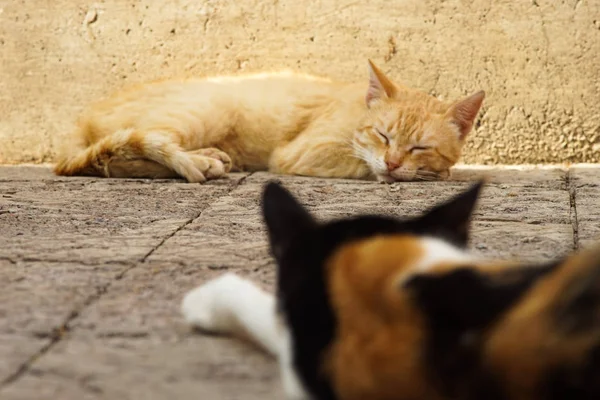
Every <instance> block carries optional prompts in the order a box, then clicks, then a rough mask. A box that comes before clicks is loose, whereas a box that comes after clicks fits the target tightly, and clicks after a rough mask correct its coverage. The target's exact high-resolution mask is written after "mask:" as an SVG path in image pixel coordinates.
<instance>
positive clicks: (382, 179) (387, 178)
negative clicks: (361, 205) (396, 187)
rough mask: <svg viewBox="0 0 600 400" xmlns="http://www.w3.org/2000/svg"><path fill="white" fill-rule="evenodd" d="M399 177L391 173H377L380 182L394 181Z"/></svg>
mask: <svg viewBox="0 0 600 400" xmlns="http://www.w3.org/2000/svg"><path fill="white" fill-rule="evenodd" d="M396 181H397V179H396V178H394V177H393V176H390V175H377V182H379V183H394V182H396Z"/></svg>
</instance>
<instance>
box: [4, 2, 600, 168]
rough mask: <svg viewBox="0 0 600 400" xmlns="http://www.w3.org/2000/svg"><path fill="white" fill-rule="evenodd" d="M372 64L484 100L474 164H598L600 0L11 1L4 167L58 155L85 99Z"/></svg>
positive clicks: (469, 158) (426, 85)
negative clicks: (483, 94)
mask: <svg viewBox="0 0 600 400" xmlns="http://www.w3.org/2000/svg"><path fill="white" fill-rule="evenodd" d="M367 58H372V59H373V60H374V61H375V62H376V63H378V64H380V65H381V67H382V68H383V69H384V70H385V71H386V72H389V73H390V74H391V75H392V76H393V77H396V78H397V79H399V80H402V81H403V82H405V83H406V84H409V85H411V86H414V87H418V88H421V89H424V90H427V91H430V92H431V93H434V94H436V95H439V96H441V97H443V98H446V99H447V98H454V97H456V96H460V95H463V94H467V93H470V92H473V91H475V90H478V89H485V90H486V91H487V93H488V97H487V99H486V101H485V106H484V109H483V112H482V115H481V118H480V122H479V124H478V127H477V130H476V132H473V134H472V135H471V137H470V140H469V145H468V149H467V151H466V153H465V156H464V158H463V161H464V162H467V163H469V162H471V163H473V162H477V163H523V162H530V163H538V162H563V161H579V162H598V161H600V1H599V0H568V1H560V0H473V1H467V0H462V1H460V0H445V1H442V0H395V1H391V0H369V1H350V0H311V1H301V0H272V1H260V0H244V1H231V0H230V1H227V0H206V1H192V0H175V1H150V0H141V1H132V0H104V1H99V2H91V1H90V2H86V1H75V0H37V1H26V0H0V163H1V162H4V163H15V162H40V161H52V159H53V155H54V148H55V146H56V144H57V142H58V140H60V138H61V136H63V135H64V134H65V133H67V132H69V131H70V130H71V129H73V126H74V121H75V118H76V116H77V114H78V112H79V111H80V110H81V109H82V107H83V106H84V105H85V104H86V103H88V102H89V101H91V100H93V99H95V98H97V97H98V96H101V95H103V94H106V93H107V92H109V91H111V90H114V89H116V88H118V87H120V86H122V85H124V84H129V83H133V82H138V81H143V80H147V79H152V78H156V77H163V76H172V75H178V74H205V73H230V72H236V71H244V72H245V71H255V70H261V69H277V68H280V67H292V68H299V69H301V70H302V71H305V72H312V73H320V74H324V75H329V76H339V77H340V78H342V79H365V78H366V71H367V70H366V59H367Z"/></svg>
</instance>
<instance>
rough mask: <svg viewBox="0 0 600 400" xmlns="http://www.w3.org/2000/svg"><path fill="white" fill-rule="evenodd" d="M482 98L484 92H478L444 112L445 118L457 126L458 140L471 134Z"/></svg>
mask: <svg viewBox="0 0 600 400" xmlns="http://www.w3.org/2000/svg"><path fill="white" fill-rule="evenodd" d="M484 98H485V92H484V91H483V90H480V91H479V92H477V93H475V94H473V95H471V96H469V97H467V98H465V99H463V100H460V101H459V102H457V103H456V104H454V105H453V106H452V107H450V109H449V110H448V111H447V112H446V117H447V118H449V119H450V121H452V123H454V124H455V125H456V126H458V130H459V139H460V140H463V139H464V138H465V137H466V136H467V134H468V133H469V132H471V129H472V128H473V124H474V123H475V118H477V113H478V112H479V109H480V108H481V105H482V104H483V99H484Z"/></svg>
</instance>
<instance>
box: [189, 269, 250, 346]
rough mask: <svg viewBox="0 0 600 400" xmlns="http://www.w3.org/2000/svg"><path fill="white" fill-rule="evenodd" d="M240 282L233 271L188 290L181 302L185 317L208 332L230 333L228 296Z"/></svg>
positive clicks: (231, 318) (232, 316) (232, 321)
mask: <svg viewBox="0 0 600 400" xmlns="http://www.w3.org/2000/svg"><path fill="white" fill-rule="evenodd" d="M243 284H244V281H243V279H242V278H240V277H238V276H237V275H235V274H232V273H229V274H225V275H223V276H221V277H219V278H216V279H213V280H211V281H208V282H207V283H205V284H204V285H202V286H199V287H197V288H196V289H193V290H191V291H190V292H188V293H187V294H186V295H185V297H184V298H183V301H182V303H181V312H182V313H183V316H184V318H185V320H186V321H187V322H188V323H190V324H191V325H193V326H194V327H196V328H199V329H201V330H204V331H207V332H212V333H222V334H224V333H231V332H233V331H234V330H235V329H236V327H237V319H236V315H235V310H234V309H233V308H232V301H231V299H233V298H235V296H236V295H237V293H238V290H239V287H240V286H242V285H243Z"/></svg>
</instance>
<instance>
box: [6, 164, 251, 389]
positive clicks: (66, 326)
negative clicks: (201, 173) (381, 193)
mask: <svg viewBox="0 0 600 400" xmlns="http://www.w3.org/2000/svg"><path fill="white" fill-rule="evenodd" d="M251 175H252V173H250V174H248V175H246V176H243V177H241V178H240V179H239V180H238V181H237V182H235V183H233V185H232V186H231V188H230V189H229V190H228V191H227V192H226V193H225V194H224V195H223V196H227V195H229V194H230V193H231V192H232V191H234V190H235V189H236V188H238V187H239V186H240V185H242V184H243V183H244V182H245V181H246V179H247V178H249V177H250V176H251ZM223 196H221V197H223ZM207 208H208V207H207ZM203 211H204V210H202V211H200V212H198V213H197V214H196V215H194V217H192V218H190V219H188V220H187V221H186V222H184V223H183V224H182V225H181V226H180V227H178V228H177V229H176V230H174V231H173V232H172V233H170V234H168V235H167V236H165V237H164V238H163V239H162V240H161V241H160V242H159V243H158V244H157V245H156V246H154V247H153V248H152V249H151V250H150V251H148V253H146V255H145V256H144V257H143V258H142V259H141V260H140V261H139V262H135V263H131V264H130V265H129V266H128V267H127V268H125V269H123V270H122V271H121V272H119V273H118V274H117V275H116V276H115V278H114V279H113V280H112V281H109V282H108V283H106V284H104V285H102V286H99V287H98V288H97V289H96V293H94V294H93V295H92V296H90V297H88V298H87V299H86V301H85V302H84V303H83V304H82V305H81V306H80V307H79V308H77V309H75V310H72V311H71V313H70V314H69V316H68V317H67V318H66V319H65V321H64V322H63V323H62V324H61V325H60V326H58V327H55V328H54V329H53V330H52V333H51V334H50V335H49V338H50V341H49V342H48V343H47V344H45V345H44V346H42V348H41V349H40V350H39V351H37V352H36V353H35V354H33V355H32V356H31V357H29V358H28V359H27V360H26V361H25V362H24V363H23V364H21V365H20V366H19V367H18V368H17V370H16V371H15V372H13V373H12V374H10V375H9V376H8V377H7V378H6V379H4V380H3V381H1V382H0V391H1V390H2V389H4V388H5V387H7V386H9V385H10V384H12V383H14V382H16V381H17V380H19V378H21V377H22V376H23V375H25V374H26V373H27V372H28V371H30V369H31V367H32V365H33V363H34V362H35V361H37V360H38V359H40V358H41V357H43V356H44V355H45V354H46V353H48V352H49V351H50V350H52V348H53V347H54V346H55V345H56V344H58V343H59V342H60V341H61V340H62V339H63V338H64V337H65V336H66V335H68V333H69V332H70V330H71V324H72V322H73V321H74V320H75V319H76V318H77V317H78V316H79V315H80V314H81V313H82V312H83V311H84V310H85V309H86V308H88V307H90V306H91V305H93V304H94V303H96V302H97V301H98V300H100V298H101V297H102V296H103V295H104V294H105V293H106V292H108V290H109V289H110V286H111V285H112V283H113V282H115V281H118V280H121V279H123V277H124V276H125V274H126V273H127V272H129V271H131V270H132V269H134V268H136V267H138V266H140V265H142V264H144V263H145V262H146V260H147V259H148V258H149V257H150V256H151V255H152V254H153V253H154V252H155V251H156V250H158V249H159V248H160V247H161V246H162V245H163V244H165V242H166V241H167V240H169V239H170V238H172V237H173V236H174V235H175V234H176V233H177V232H179V231H180V230H182V229H183V228H185V227H186V226H187V225H189V224H190V223H192V222H193V221H194V220H196V219H198V218H200V216H201V215H202V213H203ZM3 259H4V257H3ZM7 259H8V258H7ZM8 260H9V261H11V260H10V259H8Z"/></svg>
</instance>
